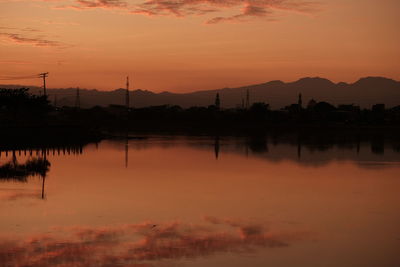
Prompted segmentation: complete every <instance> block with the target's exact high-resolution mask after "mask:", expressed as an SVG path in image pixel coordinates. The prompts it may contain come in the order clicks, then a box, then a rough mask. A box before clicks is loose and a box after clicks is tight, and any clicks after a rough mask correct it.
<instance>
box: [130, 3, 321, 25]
mask: <svg viewBox="0 0 400 267" xmlns="http://www.w3.org/2000/svg"><path fill="white" fill-rule="evenodd" d="M232 9H233V10H236V13H237V14H234V15H230V16H217V17H213V18H211V19H209V20H207V21H206V23H208V24H215V23H219V22H226V21H230V22H243V21H247V20H249V19H251V18H255V17H263V18H268V19H269V20H275V19H276V18H274V17H273V15H274V11H276V10H281V11H289V12H301V13H312V12H315V11H317V10H318V3H317V2H314V1H302V0H221V1H215V0H148V1H145V2H144V3H142V4H139V5H137V6H136V7H135V9H134V10H133V11H131V13H133V14H144V15H149V16H162V15H164V16H165V15H174V16H177V17H185V16H189V15H204V14H208V13H214V12H221V11H225V10H232Z"/></svg>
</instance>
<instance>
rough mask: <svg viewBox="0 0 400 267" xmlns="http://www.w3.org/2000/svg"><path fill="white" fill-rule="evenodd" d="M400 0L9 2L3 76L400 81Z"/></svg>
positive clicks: (189, 84)
mask: <svg viewBox="0 0 400 267" xmlns="http://www.w3.org/2000/svg"><path fill="white" fill-rule="evenodd" d="M216 3H217V4H216ZM399 12H400V1H398V0H221V1H212V0H31V1H25V0H0V63H1V64H0V79H1V80H0V83H2V84H29V85H40V84H41V81H40V80H39V79H31V80H21V79H19V80H11V79H10V77H17V76H30V75H33V74H36V73H40V72H45V71H48V72H50V75H49V78H48V86H49V87H70V86H71V87H76V86H79V87H83V88H84V87H86V88H98V89H102V90H112V89H115V88H118V87H123V86H124V83H125V76H126V75H130V76H131V80H132V81H133V84H132V86H131V88H132V87H133V88H135V89H137V88H141V89H148V90H153V91H157V92H160V91H164V90H169V91H174V92H187V91H194V90H202V89H214V88H220V87H227V86H229V87H235V86H241V85H248V84H254V83H261V82H266V81H269V80H275V79H280V80H284V81H292V80H296V79H298V78H300V77H304V76H321V77H326V78H328V79H331V80H333V81H336V82H338V81H347V82H354V81H355V80H357V79H358V78H360V77H363V76H386V77H389V78H394V79H397V80H400V49H399V44H400V35H399V34H398V25H400V19H399V17H398V14H399Z"/></svg>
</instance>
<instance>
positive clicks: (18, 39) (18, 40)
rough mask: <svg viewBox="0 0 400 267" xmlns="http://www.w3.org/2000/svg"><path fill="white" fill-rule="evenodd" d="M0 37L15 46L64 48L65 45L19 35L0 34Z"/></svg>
mask: <svg viewBox="0 0 400 267" xmlns="http://www.w3.org/2000/svg"><path fill="white" fill-rule="evenodd" d="M0 37H2V38H3V39H5V40H7V41H8V42H11V43H15V44H22V45H31V46H36V47H58V48H64V47H66V45H65V44H63V43H61V42H58V41H52V40H47V39H43V38H41V37H27V36H25V35H22V34H19V33H8V32H0Z"/></svg>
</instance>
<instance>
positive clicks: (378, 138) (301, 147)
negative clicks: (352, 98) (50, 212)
mask: <svg viewBox="0 0 400 267" xmlns="http://www.w3.org/2000/svg"><path fill="white" fill-rule="evenodd" d="M120 142H122V141H118V140H114V144H115V147H116V148H117V149H118V147H119V143H120ZM176 146H188V147H191V148H193V149H200V150H205V149H210V150H211V149H213V154H214V157H215V159H218V158H219V157H221V154H222V155H223V154H224V153H235V154H241V155H244V156H246V157H249V156H252V157H257V158H261V159H264V160H267V161H272V162H279V161H284V160H289V161H293V162H296V163H297V164H301V165H307V166H323V165H326V164H329V163H330V162H333V161H352V162H355V163H356V164H358V165H359V166H360V167H372V166H375V167H377V166H379V167H384V166H390V165H392V164H397V163H398V162H399V159H400V140H397V139H385V137H384V136H383V135H373V136H369V137H368V138H366V137H361V136H360V135H356V136H347V137H346V138H343V137H341V138H332V137H328V138H326V137H322V136H318V137H317V138H314V137H305V136H301V135H295V136H277V135H273V136H266V135H262V136H248V137H227V136H224V137H221V136H215V137H183V136H153V137H149V138H146V139H140V140H137V139H129V138H126V139H125V165H126V166H127V162H128V154H129V149H128V148H130V149H133V150H143V149H151V148H154V147H160V148H172V147H176Z"/></svg>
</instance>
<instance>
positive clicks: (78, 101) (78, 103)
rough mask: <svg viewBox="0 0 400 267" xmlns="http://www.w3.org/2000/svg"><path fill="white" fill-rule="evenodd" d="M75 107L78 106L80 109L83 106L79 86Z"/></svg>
mask: <svg viewBox="0 0 400 267" xmlns="http://www.w3.org/2000/svg"><path fill="white" fill-rule="evenodd" d="M75 107H76V108H78V109H80V108H81V98H80V95H79V87H77V88H76V99H75Z"/></svg>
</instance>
